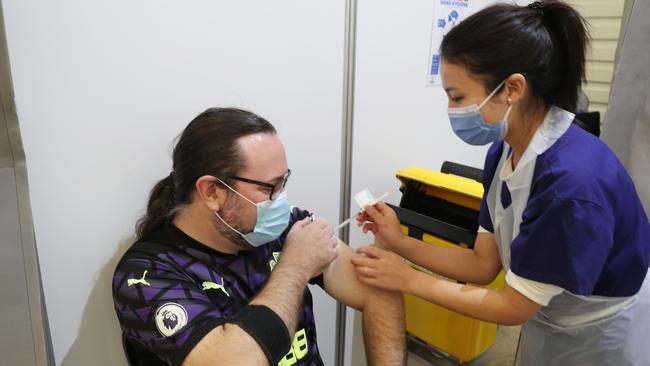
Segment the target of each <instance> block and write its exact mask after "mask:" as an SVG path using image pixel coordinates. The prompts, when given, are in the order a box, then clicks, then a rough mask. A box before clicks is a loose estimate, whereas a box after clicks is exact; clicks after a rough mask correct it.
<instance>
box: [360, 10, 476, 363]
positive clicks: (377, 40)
mask: <svg viewBox="0 0 650 366" xmlns="http://www.w3.org/2000/svg"><path fill="white" fill-rule="evenodd" d="M433 7H434V1H430V0H419V1H402V2H396V1H388V0H373V1H370V0H360V1H359V3H358V9H357V54H356V61H357V62H356V80H355V104H354V109H355V113H354V133H353V159H352V194H354V193H356V192H359V191H360V190H362V189H364V188H369V189H370V191H371V192H372V193H373V194H374V195H375V196H379V195H381V194H383V193H384V192H389V196H388V197H387V198H386V201H387V202H389V203H392V204H395V205H397V204H399V200H400V198H401V193H400V192H399V190H398V189H399V186H400V184H399V182H398V180H397V179H396V178H395V173H396V172H397V171H398V170H400V169H403V168H406V167H409V166H414V165H415V166H420V167H424V168H429V169H432V170H439V169H440V167H441V165H442V163H443V161H445V160H449V161H453V162H457V163H462V164H466V165H471V166H474V167H477V168H481V169H482V168H483V159H484V157H485V152H486V148H485V147H471V146H469V145H467V144H465V143H463V142H462V141H461V140H460V139H458V138H457V137H456V136H455V135H454V133H453V131H452V130H451V126H450V124H449V119H448V118H447V114H446V108H447V98H446V96H445V93H444V91H443V90H442V88H441V87H436V86H433V87H428V86H426V80H427V78H426V76H427V68H428V57H429V48H430V42H431V26H432V22H433V11H434V8H433ZM351 209H352V211H354V210H358V207H356V204H352V207H351ZM372 241H373V237H372V236H371V235H364V234H363V233H361V231H360V230H359V229H358V228H356V227H353V228H351V232H350V243H351V245H352V246H354V247H358V246H360V245H364V244H368V243H371V242H372ZM353 316H354V315H353V314H352V311H348V319H352V318H353ZM348 328H352V325H350V322H348ZM357 345H358V343H357V342H356V341H355V349H354V350H353V361H352V363H353V364H357V363H358V362H360V361H359V360H360V358H357V357H355V356H357V355H359V350H358V349H357V348H356V346H357ZM361 358H363V357H361ZM355 360H357V361H356V363H355Z"/></svg>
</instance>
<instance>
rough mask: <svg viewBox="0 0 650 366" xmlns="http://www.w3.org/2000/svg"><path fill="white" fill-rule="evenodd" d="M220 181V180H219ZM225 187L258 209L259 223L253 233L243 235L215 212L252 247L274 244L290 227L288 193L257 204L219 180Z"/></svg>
mask: <svg viewBox="0 0 650 366" xmlns="http://www.w3.org/2000/svg"><path fill="white" fill-rule="evenodd" d="M217 179H218V178H217ZM218 180H219V181H220V182H221V183H222V184H223V185H224V186H226V187H228V188H229V189H230V190H231V191H233V192H235V193H237V194H238V195H239V196H241V197H242V198H243V199H245V200H246V201H248V202H250V203H251V204H252V205H254V206H255V207H256V209H257V221H256V223H255V227H254V228H253V231H251V232H250V233H246V234H242V233H241V232H239V231H238V230H237V229H235V228H234V227H232V226H230V225H229V224H228V223H227V222H226V221H224V219H222V218H221V216H219V213H217V212H216V211H215V213H214V214H215V215H217V217H218V218H219V219H220V220H221V222H223V223H224V224H225V225H226V226H228V227H229V228H230V229H231V230H232V231H234V232H236V233H237V234H239V235H241V237H242V238H244V240H246V241H247V242H248V243H249V244H250V245H252V246H254V247H259V246H262V245H264V244H266V243H269V242H272V241H274V240H275V239H277V238H279V237H280V235H282V233H283V232H284V230H285V229H286V228H287V226H289V218H290V216H291V207H289V203H288V200H287V193H286V192H284V191H282V192H280V193H279V194H278V196H277V197H276V198H275V199H274V200H266V201H263V202H259V203H255V202H253V201H251V200H249V199H248V198H246V197H245V196H244V195H242V194H241V193H239V192H237V191H236V190H234V189H233V188H232V187H230V186H229V185H227V184H226V183H224V182H223V181H222V180H221V179H218Z"/></svg>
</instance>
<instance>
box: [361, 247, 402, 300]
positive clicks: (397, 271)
mask: <svg viewBox="0 0 650 366" xmlns="http://www.w3.org/2000/svg"><path fill="white" fill-rule="evenodd" d="M357 253H359V254H362V255H360V256H357V257H355V258H352V260H351V261H352V264H353V265H354V269H355V271H356V273H357V279H358V280H359V281H361V282H363V283H365V284H368V285H371V286H375V287H379V288H383V289H386V290H391V291H401V292H405V291H406V289H407V285H408V281H409V278H410V277H411V275H412V274H413V272H414V271H415V270H414V269H413V268H411V266H410V265H408V263H407V262H406V261H404V259H402V257H400V256H398V255H397V254H395V253H392V252H389V251H385V250H382V249H379V248H377V247H374V246H365V247H361V248H359V249H357Z"/></svg>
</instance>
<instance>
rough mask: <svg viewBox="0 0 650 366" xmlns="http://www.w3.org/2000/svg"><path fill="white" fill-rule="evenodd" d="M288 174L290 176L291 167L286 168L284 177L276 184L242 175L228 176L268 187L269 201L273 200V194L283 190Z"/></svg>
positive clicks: (274, 196)
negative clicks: (269, 191)
mask: <svg viewBox="0 0 650 366" xmlns="http://www.w3.org/2000/svg"><path fill="white" fill-rule="evenodd" d="M290 176H291V169H287V174H285V175H284V177H282V181H280V183H277V184H271V183H266V182H260V181H259V180H254V179H248V178H242V177H238V176H236V175H231V176H230V177H229V178H230V179H234V180H238V181H241V182H245V183H250V184H255V185H258V186H260V187H265V188H268V189H270V190H271V194H269V199H270V200H271V201H273V200H274V199H275V198H276V195H275V194H276V193H280V192H282V190H284V187H285V186H286V185H287V181H288V180H289V177H290Z"/></svg>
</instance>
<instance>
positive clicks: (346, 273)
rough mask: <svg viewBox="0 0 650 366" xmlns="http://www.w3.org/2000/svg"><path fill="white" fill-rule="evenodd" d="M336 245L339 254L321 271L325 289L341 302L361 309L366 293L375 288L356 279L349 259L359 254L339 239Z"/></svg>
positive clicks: (368, 293)
mask: <svg viewBox="0 0 650 366" xmlns="http://www.w3.org/2000/svg"><path fill="white" fill-rule="evenodd" d="M338 245H339V256H338V257H337V258H336V259H335V260H334V261H333V262H332V263H330V265H329V266H328V267H327V268H326V269H325V271H324V272H323V282H324V284H325V291H327V293H328V294H330V295H331V296H332V297H333V298H335V299H337V300H339V301H341V302H342V303H344V304H346V305H348V306H351V307H353V308H355V309H357V310H361V309H362V308H363V305H364V302H365V300H366V299H367V298H368V295H370V294H371V293H372V292H373V291H376V289H373V288H371V287H369V286H367V285H364V284H362V283H361V282H359V281H358V280H357V275H356V273H355V271H354V266H353V265H352V262H350V260H351V259H352V258H353V257H355V256H357V255H359V254H357V253H356V252H355V251H354V250H353V249H352V248H350V247H349V246H348V245H347V244H345V243H344V242H342V241H340V240H339V244H338Z"/></svg>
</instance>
